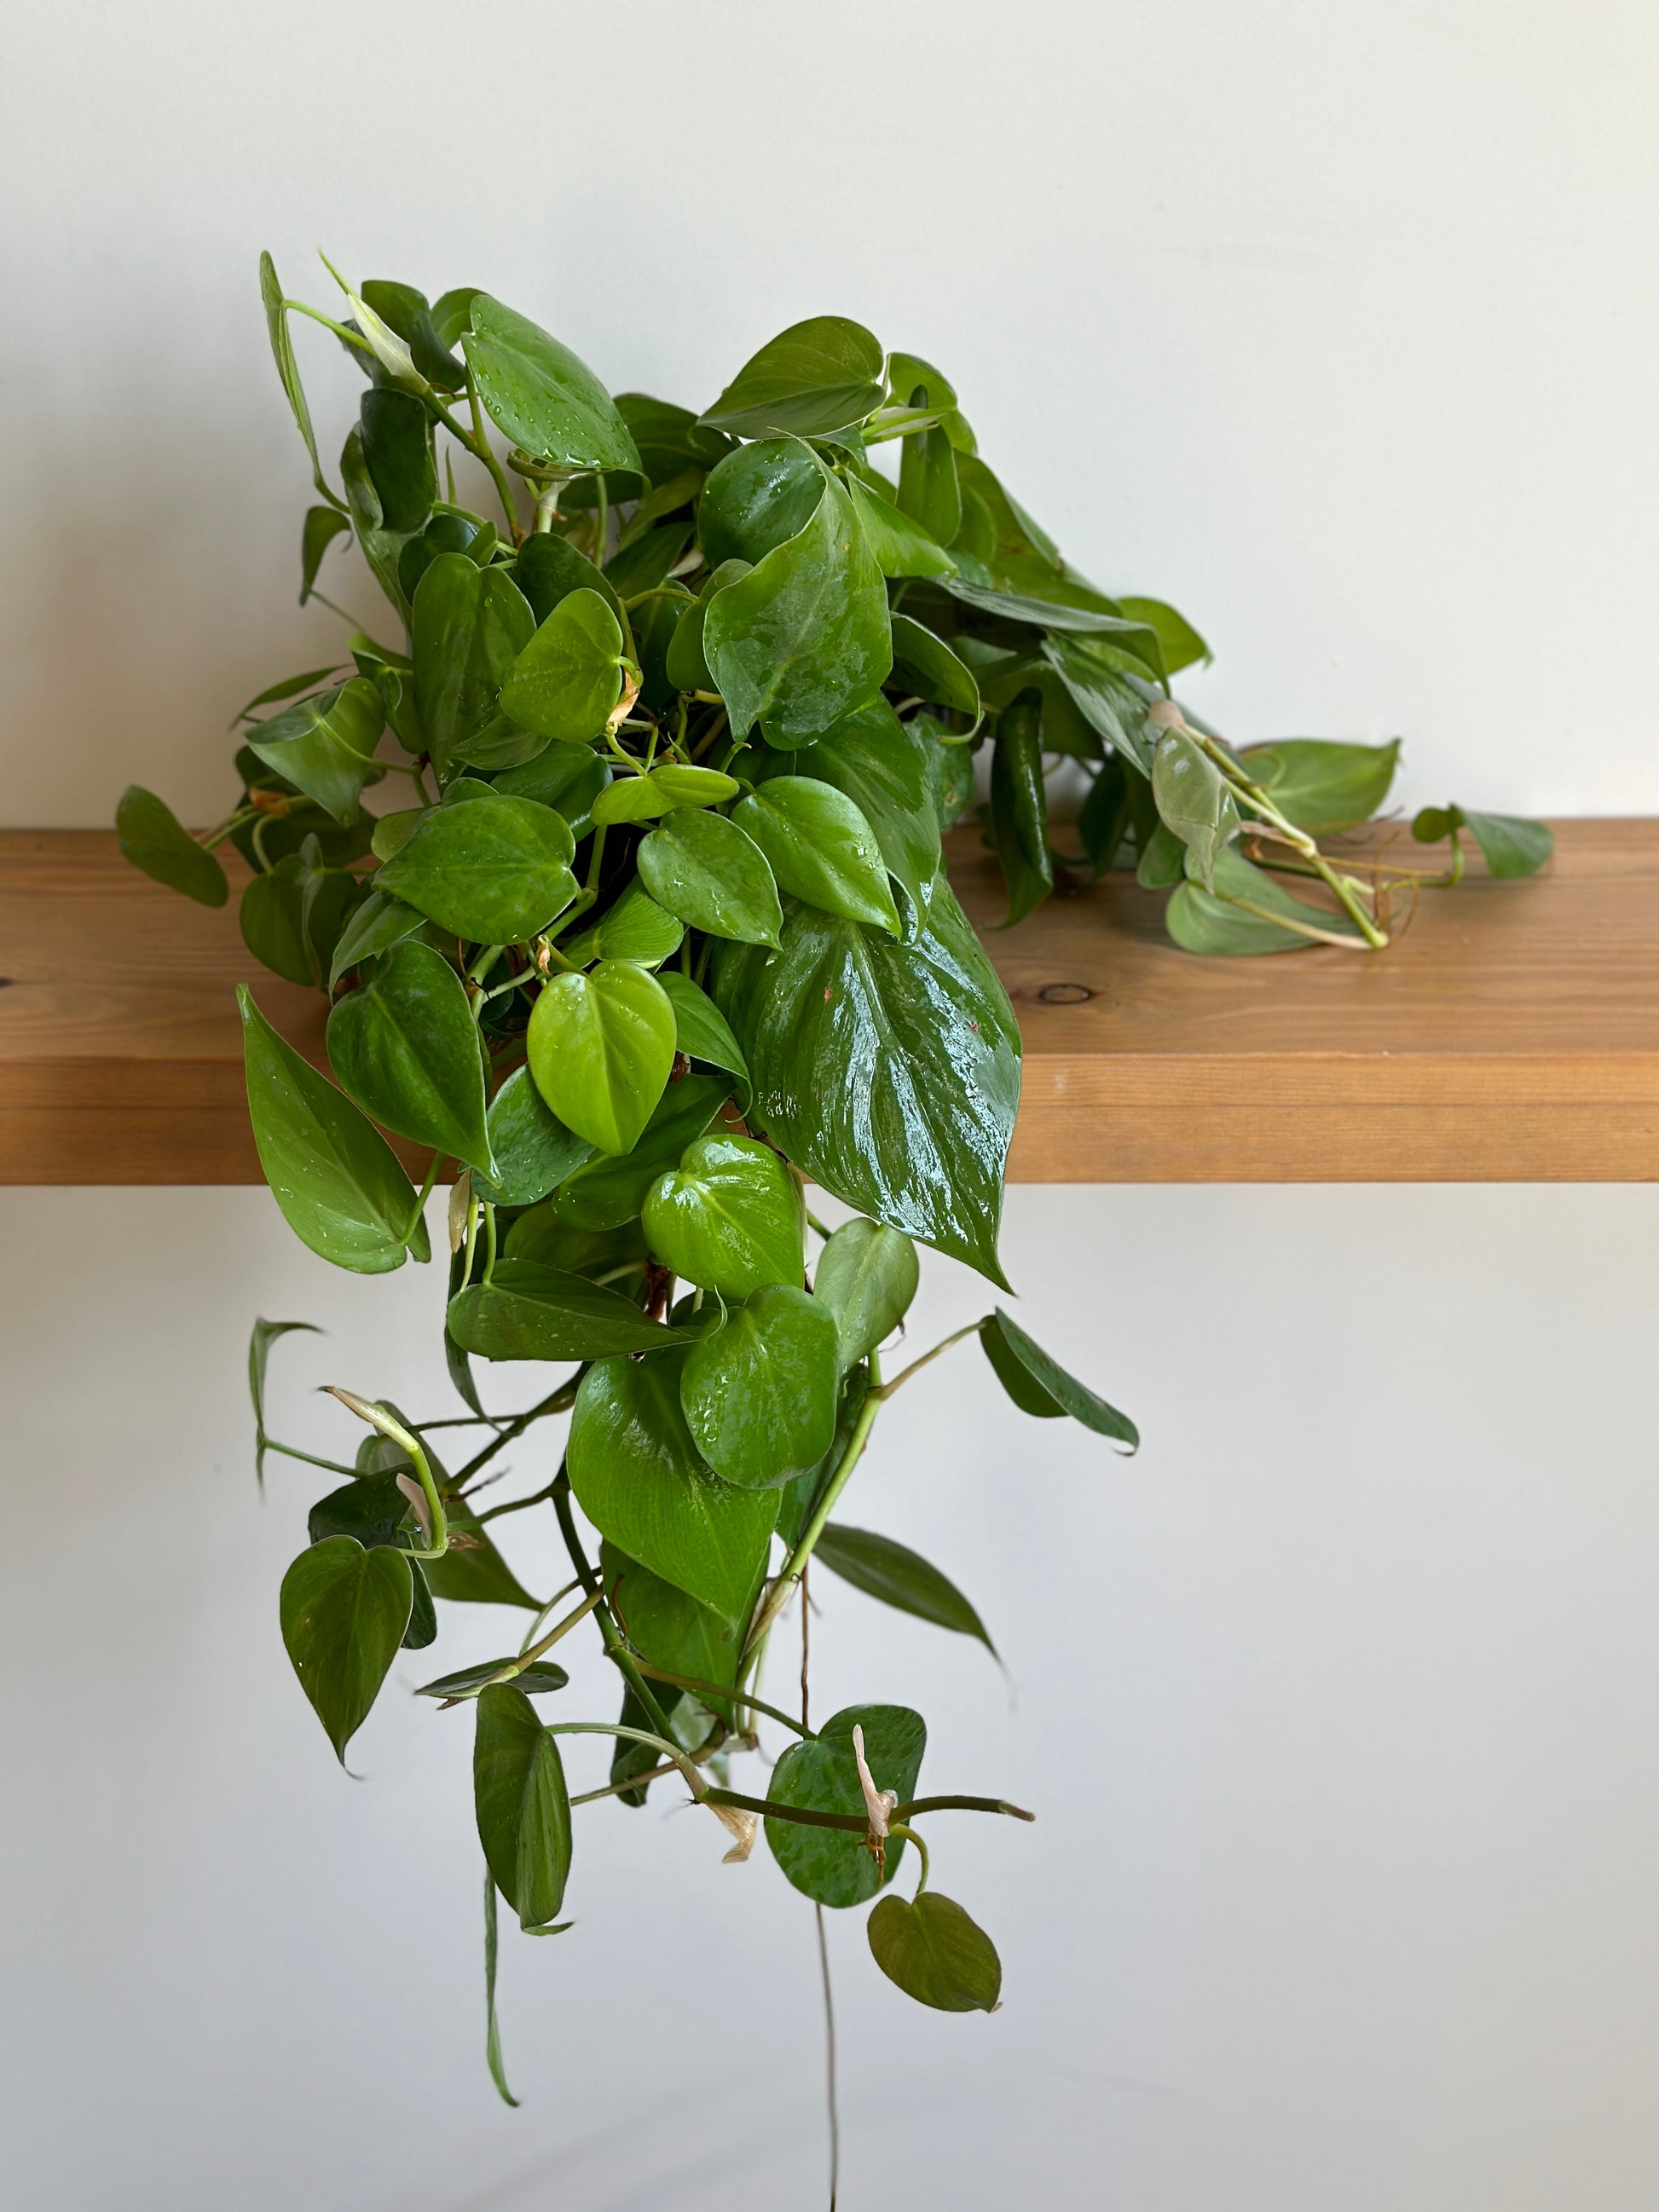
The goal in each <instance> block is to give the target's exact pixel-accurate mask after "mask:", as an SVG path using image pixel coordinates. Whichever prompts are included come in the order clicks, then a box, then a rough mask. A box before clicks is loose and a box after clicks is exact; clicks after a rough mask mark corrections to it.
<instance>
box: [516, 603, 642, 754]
mask: <svg viewBox="0 0 1659 2212" xmlns="http://www.w3.org/2000/svg"><path fill="white" fill-rule="evenodd" d="M622 663H623V634H622V626H621V624H620V623H618V622H617V617H616V616H615V615H614V614H613V613H612V612H611V609H610V607H609V605H607V604H606V602H605V600H604V599H602V598H601V597H600V596H599V592H590V591H586V590H584V591H578V592H567V593H566V594H565V596H564V597H563V598H562V599H561V600H560V601H559V603H558V605H556V607H555V608H554V610H553V611H552V613H551V614H550V615H549V616H548V617H547V619H546V621H545V622H544V623H542V625H541V627H540V629H538V630H537V632H536V634H535V635H534V636H533V637H532V639H531V640H530V641H529V642H528V644H527V645H526V646H525V647H524V649H523V651H522V652H521V653H520V655H519V657H518V659H517V661H516V662H515V664H514V665H513V671H512V673H511V674H510V675H509V676H508V678H507V681H506V683H505V684H503V685H502V687H501V708H502V711H503V713H505V714H510V715H511V716H512V718H513V720H514V721H515V722H518V723H520V724H521V725H522V726H523V727H524V728H526V730H534V731H535V732H537V734H538V736H540V737H544V738H552V739H555V740H556V741H557V742H559V743H561V744H589V743H591V742H592V739H593V738H597V737H599V736H600V735H601V734H602V733H603V732H604V729H605V722H606V720H607V719H608V718H609V716H610V714H611V709H612V708H614V707H615V706H616V704H617V701H618V700H619V699H620V698H621V697H622V690H623V670H622Z"/></svg>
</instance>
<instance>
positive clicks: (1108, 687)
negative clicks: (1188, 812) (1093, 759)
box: [1043, 634, 1157, 775]
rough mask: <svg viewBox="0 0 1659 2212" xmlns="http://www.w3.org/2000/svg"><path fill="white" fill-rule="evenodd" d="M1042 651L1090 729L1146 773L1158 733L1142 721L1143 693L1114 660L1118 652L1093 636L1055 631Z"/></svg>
mask: <svg viewBox="0 0 1659 2212" xmlns="http://www.w3.org/2000/svg"><path fill="white" fill-rule="evenodd" d="M1043 655H1044V658H1045V659H1046V660H1047V661H1048V665H1049V666H1050V667H1051V668H1052V669H1053V670H1054V672H1055V673H1056V675H1058V676H1059V678H1060V681H1061V682H1062V683H1063V684H1065V686H1066V690H1067V691H1068V692H1069V693H1070V695H1071V697H1072V700H1073V703H1074V704H1075V705H1076V707H1077V708H1078V709H1079V713H1081V714H1083V716H1084V717H1085V720H1087V722H1088V723H1089V725H1090V726H1091V728H1092V729H1093V730H1094V731H1095V732H1096V733H1097V735H1098V736H1100V737H1102V738H1104V739H1105V741H1106V743H1107V744H1109V745H1111V746H1113V747H1114V748H1115V750H1117V751H1118V752H1120V753H1121V754H1122V755H1123V757H1124V758H1125V759H1126V760H1129V761H1133V763H1134V765H1135V766H1136V767H1137V768H1138V769H1139V771H1140V773H1141V774H1142V775H1151V774H1152V748H1153V745H1154V744H1155V742H1156V736H1157V733H1156V732H1154V731H1153V730H1152V727H1151V726H1150V725H1149V724H1148V722H1147V720H1146V707H1147V698H1146V695H1145V694H1144V693H1143V692H1141V691H1138V690H1136V689H1135V686H1134V684H1133V683H1132V682H1131V681H1130V680H1129V678H1128V676H1127V674H1126V673H1125V672H1124V671H1123V669H1122V668H1121V667H1120V666H1116V665H1113V664H1114V661H1115V659H1117V658H1118V656H1115V654H1113V653H1112V652H1111V649H1110V648H1109V647H1106V646H1103V645H1102V644H1101V643H1100V642H1099V641H1097V640H1095V639H1092V638H1085V637H1067V636H1064V635H1059V634H1054V635H1050V636H1049V637H1048V639H1047V641H1045V643H1044V646H1043Z"/></svg>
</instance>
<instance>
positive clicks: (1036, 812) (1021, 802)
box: [991, 693, 1054, 927]
mask: <svg viewBox="0 0 1659 2212" xmlns="http://www.w3.org/2000/svg"><path fill="white" fill-rule="evenodd" d="M991 830H992V835H993V836H994V837H995V839H996V846H997V857H998V859H999V860H1000V861H1001V863H1002V873H1003V879H1004V881H1005V882H1006V884H1007V886H1008V918H1007V922H1006V923H1005V924H1004V927H1008V925H1009V924H1011V923H1013V922H1016V921H1022V920H1023V919H1024V916H1025V915H1028V914H1030V912H1031V911H1032V910H1033V908H1036V907H1039V906H1041V905H1042V902H1043V900H1044V899H1046V898H1047V897H1048V894H1049V893H1050V892H1051V891H1052V890H1053V889H1054V856H1053V854H1052V853H1051V852H1050V850H1049V847H1048V794H1047V792H1046V791H1045V789H1044V787H1043V781H1042V721H1041V718H1040V716H1039V714H1038V712H1037V708H1036V705H1035V703H1034V702H1033V700H1032V698H1031V696H1030V694H1029V693H1023V694H1022V695H1021V696H1020V697H1019V698H1018V699H1016V700H1015V701H1014V702H1013V704H1012V706H1011V707H1006V708H1004V709H1003V711H1002V714H1001V715H1000V717H999V719H998V721H997V733H996V743H995V746H994V750H993V752H992V756H991Z"/></svg>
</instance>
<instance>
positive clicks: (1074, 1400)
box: [980, 1306, 1140, 1451]
mask: <svg viewBox="0 0 1659 2212" xmlns="http://www.w3.org/2000/svg"><path fill="white" fill-rule="evenodd" d="M980 1340H981V1343H982V1344H983V1345H984V1346H985V1352H986V1357H987V1358H988V1359H989V1360H990V1363H991V1364H992V1366H993V1367H994V1368H995V1370H996V1371H997V1376H998V1379H999V1380H1000V1382H1001V1383H1002V1386H1003V1388H1004V1389H1006V1391H1007V1393H1008V1395H1009V1396H1010V1397H1011V1398H1012V1399H1013V1401H1014V1403H1015V1404H1016V1405H1017V1406H1018V1407H1019V1408H1020V1410H1021V1412H1022V1413H1036V1414H1037V1415H1039V1416H1040V1417H1043V1418H1048V1417H1050V1416H1052V1415H1054V1414H1058V1413H1069V1414H1070V1415H1071V1417H1072V1419H1073V1420H1074V1421H1081V1422H1082V1424H1083V1425H1084V1427H1085V1429H1092V1430H1093V1431H1094V1432H1095V1434H1096V1435H1097V1437H1111V1439H1112V1440H1113V1442H1114V1443H1121V1444H1125V1445H1127V1447H1128V1449H1130V1450H1131V1451H1133V1450H1134V1449H1136V1447H1137V1446H1138V1445H1139V1442H1140V1432H1139V1430H1138V1429H1137V1428H1136V1427H1135V1425H1134V1423H1133V1421H1132V1420H1131V1419H1129V1417H1128V1415H1127V1413H1119V1412H1118V1410H1117V1408H1116V1407H1115V1406H1109V1405H1108V1404H1107V1403H1106V1401H1105V1400H1104V1399H1103V1398H1097V1396H1096V1395H1095V1394H1094V1392H1093V1391H1092V1390H1091V1389H1089V1388H1088V1387H1087V1386H1086V1384H1085V1383H1079V1381H1078V1379H1077V1377H1076V1376H1074V1375H1068V1374H1067V1373H1066V1370H1065V1369H1064V1368H1063V1367H1062V1366H1060V1364H1059V1362H1058V1361H1057V1360H1054V1359H1051V1358H1049V1357H1048V1353H1047V1352H1045V1351H1044V1350H1043V1349H1042V1346H1041V1345H1040V1344H1034V1343H1033V1342H1032V1341H1031V1339H1030V1337H1029V1336H1027V1335H1026V1334H1025V1332H1024V1329H1023V1328H1020V1327H1019V1326H1018V1324H1017V1323H1016V1322H1012V1321H1011V1320H1010V1319H1009V1318H1008V1316H1007V1315H1006V1313H1004V1311H1003V1310H1002V1308H1001V1307H1000V1306H999V1307H998V1308H997V1310H996V1312H995V1314H994V1316H991V1317H990V1318H988V1319H987V1320H986V1321H984V1322H981V1325H980ZM1022 1377H1023V1378H1024V1379H1023V1381H1022ZM1029 1384H1035V1385H1036V1389H1029V1388H1027V1387H1026V1386H1027V1385H1029ZM1022 1390H1023V1391H1024V1395H1021V1394H1022ZM1045 1400H1046V1401H1047V1402H1046V1403H1045V1402H1043V1401H1045Z"/></svg>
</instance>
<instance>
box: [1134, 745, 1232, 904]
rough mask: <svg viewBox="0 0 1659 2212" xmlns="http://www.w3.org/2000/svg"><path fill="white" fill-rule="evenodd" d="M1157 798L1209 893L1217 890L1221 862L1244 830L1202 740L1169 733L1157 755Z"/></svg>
mask: <svg viewBox="0 0 1659 2212" xmlns="http://www.w3.org/2000/svg"><path fill="white" fill-rule="evenodd" d="M1152 797H1153V799H1155V800H1156V802H1157V805H1158V816H1159V818H1160V820H1161V821H1162V822H1163V823H1164V827H1165V829H1171V830H1173V831H1174V833H1175V835H1176V836H1177V837H1179V838H1180V840H1181V842H1182V844H1183V845H1184V846H1185V847H1186V848H1187V850H1188V852H1189V853H1190V854H1192V856H1193V860H1194V866H1195V867H1196V869H1197V872H1198V876H1199V879H1200V882H1201V883H1202V884H1203V885H1204V888H1205V889H1206V890H1210V891H1212V890H1214V889H1215V870H1216V860H1217V858H1218V855H1219V854H1220V853H1221V852H1222V850H1223V848H1225V846H1226V845H1227V844H1228V843H1229V842H1231V838H1232V836H1233V833H1234V831H1235V830H1236V829H1237V828H1238V805H1237V800H1236V799H1234V797H1233V794H1232V791H1231V787H1230V786H1229V785H1228V783H1227V781H1226V779H1225V776H1224V775H1222V773H1221V771H1220V769H1218V767H1217V766H1216V764H1215V763H1214V762H1213V761H1212V759H1211V758H1210V756H1209V755H1208V753H1206V751H1205V750H1204V748H1203V746H1202V745H1200V744H1199V742H1198V740H1197V738H1194V737H1193V736H1192V735H1191V734H1190V733H1189V732H1188V731H1186V730H1165V732H1164V734H1163V736H1162V737H1161V738H1159V739H1158V750H1157V751H1156V752H1155V753H1154V754H1153V755H1152Z"/></svg>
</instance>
